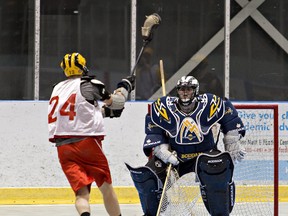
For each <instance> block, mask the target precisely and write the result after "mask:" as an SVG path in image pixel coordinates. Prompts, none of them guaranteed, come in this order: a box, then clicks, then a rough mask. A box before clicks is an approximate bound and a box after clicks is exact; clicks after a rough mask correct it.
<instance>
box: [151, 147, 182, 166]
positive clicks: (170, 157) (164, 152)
mask: <svg viewBox="0 0 288 216" xmlns="http://www.w3.org/2000/svg"><path fill="white" fill-rule="evenodd" d="M168 149H169V145H168V144H161V145H158V146H156V147H155V148H154V151H153V154H154V155H155V156H156V157H158V158H159V159H161V160H162V161H163V162H164V163H171V164H173V165H178V164H179V160H178V159H177V157H176V156H175V155H174V154H173V153H172V152H170V151H169V150H168Z"/></svg>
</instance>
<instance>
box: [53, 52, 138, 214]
mask: <svg viewBox="0 0 288 216" xmlns="http://www.w3.org/2000/svg"><path fill="white" fill-rule="evenodd" d="M60 66H61V68H62V69H63V71H64V74H65V75H66V77H67V79H66V80H64V81H62V82H60V83H58V84H57V85H55V86H54V88H53V92H52V94H51V98H50V101H49V107H48V128H49V141H50V142H53V143H55V144H56V147H57V152H58V157H59V162H60V164H61V167H62V170H63V171H64V173H65V175H66V177H67V179H68V181H69V183H70V185H71V187H72V189H73V191H74V193H75V197H76V200H75V207H76V209H77V211H78V213H79V215H81V216H89V215H90V205H89V195H90V190H91V184H92V183H93V182H96V184H97V186H98V187H99V189H100V191H101V193H102V195H103V201H104V204H105V208H106V211H107V213H108V214H109V215H113V216H119V215H121V213H120V207H119V203H118V200H117V197H116V194H115V192H114V189H113V187H112V180H111V174H110V169H109V166H108V162H107V158H106V156H105V155H104V153H103V151H102V143H101V142H102V140H103V139H104V136H105V131H104V122H103V117H110V118H114V117H116V118H117V117H120V116H121V113H122V111H123V109H124V104H125V101H126V100H127V97H128V94H129V93H130V92H131V91H132V90H133V89H134V81H135V77H134V76H133V75H132V76H128V77H127V78H125V79H122V80H121V81H120V82H119V83H118V86H117V89H116V90H115V91H114V93H113V94H111V93H110V92H108V91H107V90H106V89H105V85H104V84H103V83H102V82H101V81H99V80H97V79H95V77H94V76H89V75H88V69H87V67H86V60H85V58H84V57H83V56H82V55H81V54H79V53H72V54H66V55H65V56H64V58H63V61H62V62H61V64H60ZM99 101H102V102H104V106H103V107H100V106H99Z"/></svg>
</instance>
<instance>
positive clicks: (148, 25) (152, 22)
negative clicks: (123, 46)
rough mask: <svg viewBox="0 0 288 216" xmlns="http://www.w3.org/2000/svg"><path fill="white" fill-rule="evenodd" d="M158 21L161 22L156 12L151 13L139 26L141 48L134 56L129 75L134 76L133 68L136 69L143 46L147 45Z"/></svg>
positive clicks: (158, 23)
mask: <svg viewBox="0 0 288 216" xmlns="http://www.w3.org/2000/svg"><path fill="white" fill-rule="evenodd" d="M160 23H161V17H160V16H159V15H158V14H157V13H153V14H151V15H149V16H146V20H145V22H144V25H143V27H142V28H141V34H142V38H143V44H142V47H141V50H140V52H139V54H138V56H137V58H136V62H135V65H134V67H133V69H132V70H131V73H130V75H131V76H135V69H136V66H137V65H138V63H139V61H140V58H141V56H142V54H143V51H144V49H145V47H146V46H147V44H149V43H150V41H151V40H152V38H153V31H154V29H156V28H157V27H158V26H159V25H160Z"/></svg>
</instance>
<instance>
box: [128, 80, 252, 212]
mask: <svg viewBox="0 0 288 216" xmlns="http://www.w3.org/2000/svg"><path fill="white" fill-rule="evenodd" d="M176 88H177V97H170V96H165V97H161V98H158V99H157V100H156V101H154V102H153V103H152V105H151V106H150V109H149V112H148V114H147V115H146V120H145V133H146V137H145V141H144V145H143V150H144V153H145V155H146V156H148V157H149V161H148V163H147V164H146V165H145V166H143V167H139V168H132V167H131V166H129V165H128V164H126V165H127V167H128V169H129V170H130V174H131V177H132V179H133V182H134V184H135V187H136V189H137V190H138V194H139V197H140V201H141V206H142V209H143V211H144V215H150V216H154V215H156V213H157V209H158V205H159V201H160V198H161V193H162V187H163V184H164V182H165V178H166V168H167V164H172V165H173V166H174V167H175V168H176V169H177V170H178V174H179V176H180V177H181V176H183V175H184V174H186V173H189V172H196V174H197V177H198V179H199V181H200V190H201V195H202V200H203V202H204V204H205V207H206V209H207V211H208V212H209V214H210V215H212V216H213V215H214V216H215V215H221V216H225V215H229V214H230V212H231V211H232V209H233V205H234V198H235V185H234V182H233V179H232V177H233V169H234V164H235V163H237V162H240V161H241V160H243V158H244V156H245V154H246V153H245V151H244V150H243V149H242V148H241V147H240V143H239V140H240V139H241V138H242V137H244V135H245V129H244V125H243V123H242V120H241V119H240V118H239V116H238V113H237V111H236V109H235V108H234V106H233V105H232V103H231V102H230V101H229V100H228V99H226V98H225V99H222V98H220V97H218V96H216V95H213V94H208V93H206V94H202V95H199V82H198V80H197V79H195V78H194V77H193V76H183V77H181V79H180V80H178V82H177V85H176ZM216 124H219V125H220V130H221V132H222V133H223V134H224V139H223V141H224V147H225V152H222V153H221V152H220V151H219V150H218V149H217V145H216V143H215V141H214V137H213V132H212V127H213V126H214V125H216ZM227 152H228V153H227Z"/></svg>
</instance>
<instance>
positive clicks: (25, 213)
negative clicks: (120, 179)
mask: <svg viewBox="0 0 288 216" xmlns="http://www.w3.org/2000/svg"><path fill="white" fill-rule="evenodd" d="M91 208H92V215H93V216H96V215H97V216H107V215H108V214H107V213H106V211H105V208H104V206H103V205H92V206H91ZM121 211H122V215H123V216H141V215H143V214H142V211H141V207H140V205H132V204H128V205H126V204H125V205H124V204H121ZM0 215H1V216H2V215H3V216H4V215H5V216H74V215H75V216H77V212H76V210H75V208H74V205H0ZM287 215H288V203H283V202H282V203H279V216H287ZM249 216H251V215H249Z"/></svg>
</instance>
